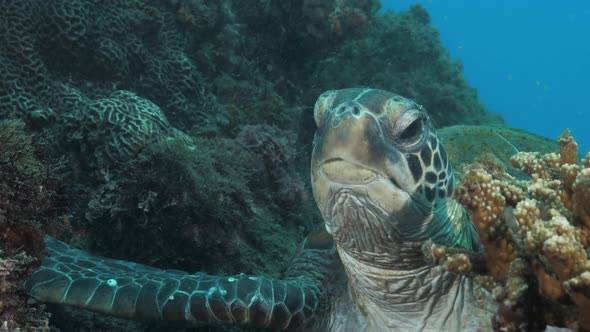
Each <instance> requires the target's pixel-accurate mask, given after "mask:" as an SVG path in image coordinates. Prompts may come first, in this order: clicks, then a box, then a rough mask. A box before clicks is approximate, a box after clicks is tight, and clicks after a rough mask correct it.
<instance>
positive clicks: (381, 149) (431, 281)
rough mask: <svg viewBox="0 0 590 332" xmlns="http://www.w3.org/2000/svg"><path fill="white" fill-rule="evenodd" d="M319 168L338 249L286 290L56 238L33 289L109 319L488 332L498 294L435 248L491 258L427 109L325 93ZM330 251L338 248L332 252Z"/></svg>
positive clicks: (359, 93) (315, 253)
mask: <svg viewBox="0 0 590 332" xmlns="http://www.w3.org/2000/svg"><path fill="white" fill-rule="evenodd" d="M314 119H315V122H316V125H317V131H316V135H315V138H314V147H313V152H312V163H311V182H312V188H313V194H314V198H315V200H316V203H317V205H318V208H319V209H320V212H321V213H322V216H323V218H324V221H325V226H326V231H327V233H328V234H329V236H328V238H329V237H330V236H331V238H332V239H333V240H334V241H333V242H331V241H317V238H316V240H313V238H314V237H313V236H312V237H310V239H308V241H307V242H306V243H305V245H304V247H303V249H302V251H301V252H300V254H299V256H297V257H296V258H295V260H294V262H293V264H292V266H291V268H290V269H289V270H288V271H287V272H286V275H285V277H284V278H283V279H281V280H273V279H269V278H264V277H258V276H246V275H236V276H229V277H220V276H212V275H207V274H204V273H197V274H192V275H191V274H186V273H182V272H177V271H164V270H159V269H155V268H151V267H147V266H143V265H139V264H134V263H129V262H124V261H117V260H111V259H106V258H101V257H97V256H93V255H90V254H88V253H85V252H83V251H80V250H77V249H74V248H71V247H69V246H67V245H66V244H63V243H61V242H59V241H57V240H53V239H48V240H47V244H48V248H49V255H48V257H46V258H45V259H44V261H43V265H42V267H41V268H39V269H38V270H37V271H36V272H35V273H34V274H33V275H32V276H31V277H30V279H29V280H27V282H26V284H25V286H26V288H27V290H28V292H29V294H30V295H31V296H32V297H34V298H36V299H38V300H40V301H43V302H51V303H60V304H64V305H72V306H77V307H81V308H84V309H87V310H91V311H95V312H101V313H105V314H108V315H114V316H119V317H127V318H134V319H142V320H166V321H175V322H182V324H184V325H186V326H196V325H220V324H232V325H241V326H250V327H261V328H269V329H272V330H292V331H322V332H323V331H333V332H340V331H366V332H373V331H374V332H377V331H490V330H492V327H491V317H492V315H493V312H494V308H493V307H492V306H491V303H492V301H491V299H490V298H489V295H488V294H485V293H483V291H482V290H481V289H479V288H476V287H474V286H473V284H472V282H471V280H469V279H467V278H466V277H464V276H458V275H454V274H452V273H449V272H446V271H445V270H443V268H442V267H440V266H435V265H433V264H432V263H431V262H430V260H429V257H427V255H425V254H424V249H423V248H425V246H426V245H428V244H432V243H434V244H437V245H441V246H446V247H451V248H458V249H461V250H468V251H480V250H481V246H480V244H479V241H478V239H477V236H476V233H475V230H474V229H473V226H472V225H471V223H470V222H469V219H468V218H467V215H466V213H465V211H464V209H463V208H462V207H461V206H460V205H458V203H457V202H456V201H455V200H454V199H453V198H452V193H453V190H454V178H453V170H452V166H451V164H450V161H449V160H448V158H447V155H446V152H445V149H444V146H443V145H442V144H441V143H440V141H439V140H438V137H437V135H436V131H435V130H434V128H433V126H432V125H431V123H430V121H429V119H428V115H427V114H426V112H425V111H424V109H423V108H422V107H421V106H420V105H418V104H416V103H414V102H413V101H411V100H408V99H405V98H403V97H400V96H398V95H395V94H393V93H390V92H387V91H382V90H375V89H345V90H338V91H328V92H325V93H324V94H322V95H321V96H320V97H319V99H318V101H317V102H316V105H315V108H314ZM328 243H329V244H328Z"/></svg>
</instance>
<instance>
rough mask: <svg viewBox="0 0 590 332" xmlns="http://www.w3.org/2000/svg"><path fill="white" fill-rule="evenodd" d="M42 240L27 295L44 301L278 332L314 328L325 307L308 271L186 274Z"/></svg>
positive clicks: (136, 316)
mask: <svg viewBox="0 0 590 332" xmlns="http://www.w3.org/2000/svg"><path fill="white" fill-rule="evenodd" d="M46 243H47V248H48V255H47V257H46V258H45V259H44V260H43V264H42V266H41V267H40V268H39V269H37V270H36V271H35V272H34V273H33V275H32V276H31V277H30V278H29V279H28V280H27V281H26V282H25V288H26V289H27V291H28V292H29V294H30V295H31V296H32V297H33V298H35V299H37V300H39V301H42V302H49V303H58V304H65V305H70V306H75V307H79V308H83V309H86V310H90V311H93V312H97V313H103V314H108V315H112V316H117V317H123V318H130V319H137V320H149V321H155V320H165V321H175V322H180V323H181V324H182V325H185V326H198V325H204V324H237V325H243V326H251V327H266V328H272V329H280V330H284V329H287V330H306V329H308V328H310V327H316V326H317V325H318V324H320V323H319V322H320V319H319V318H318V314H319V313H320V311H321V312H325V311H327V310H328V309H329V304H328V303H329V301H328V300H327V291H326V289H325V288H324V287H323V285H322V284H321V281H322V280H321V279H320V280H319V279H317V278H315V277H317V276H314V278H312V277H311V276H310V275H307V274H305V273H302V274H299V275H297V274H293V273H291V275H290V276H289V277H288V279H285V280H277V279H270V278H265V277H259V276H248V275H245V274H239V275H234V276H226V277H221V276H213V275H209V274H205V273H196V274H188V273H185V272H181V271H176V270H160V269H156V268H153V267H149V266H145V265H141V264H137V263H130V262H125V261H121V260H114V259H108V258H103V257H99V256H94V255H91V254H89V253H86V252H84V251H82V250H78V249H75V248H73V247H71V246H69V245H67V244H65V243H63V242H60V241H58V240H55V239H52V238H47V239H46ZM299 261H301V262H307V263H309V262H308V261H307V260H306V259H301V258H300V259H299ZM311 262H312V263H313V262H314V261H313V260H311ZM302 286H305V287H302Z"/></svg>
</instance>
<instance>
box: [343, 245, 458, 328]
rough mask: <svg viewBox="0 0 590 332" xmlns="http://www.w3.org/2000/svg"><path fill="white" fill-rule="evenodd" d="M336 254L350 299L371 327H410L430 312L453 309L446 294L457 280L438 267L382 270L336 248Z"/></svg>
mask: <svg viewBox="0 0 590 332" xmlns="http://www.w3.org/2000/svg"><path fill="white" fill-rule="evenodd" d="M339 254H340V257H341V259H342V263H343V264H344V267H345V270H346V273H347V276H348V281H349V283H348V284H349V290H350V292H351V297H352V298H353V300H354V302H355V304H356V305H357V308H358V309H359V310H360V312H361V313H363V314H364V315H366V316H368V317H369V320H370V321H372V322H374V323H372V324H375V326H381V327H392V328H393V327H396V328H399V327H400V326H401V327H404V328H414V327H417V326H416V325H415V324H418V322H426V321H428V320H429V315H430V314H432V311H433V310H438V311H440V312H442V311H448V312H449V313H450V312H451V311H452V310H455V309H454V308H453V307H454V306H453V305H452V301H453V299H451V302H449V300H448V296H447V295H448V294H449V292H450V291H451V289H452V288H457V285H458V282H457V281H458V280H459V279H458V278H460V277H457V276H456V275H453V274H451V273H449V272H446V271H444V270H443V269H442V268H441V267H440V266H430V265H427V264H426V263H424V264H421V265H419V264H416V265H415V267H414V268H412V269H404V270H396V269H385V268H383V267H379V266H375V265H374V264H370V263H367V262H363V261H360V260H358V259H356V258H355V257H353V256H351V255H349V254H348V253H347V252H345V251H344V250H341V249H340V248H339ZM449 304H451V305H450V307H449V308H447V306H448V305H449ZM400 330H402V331H403V330H405V329H400ZM396 331H397V330H396Z"/></svg>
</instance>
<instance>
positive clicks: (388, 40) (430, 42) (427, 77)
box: [312, 5, 502, 128]
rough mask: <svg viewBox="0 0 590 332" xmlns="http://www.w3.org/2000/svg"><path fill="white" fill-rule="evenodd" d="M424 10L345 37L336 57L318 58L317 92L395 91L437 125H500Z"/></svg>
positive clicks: (386, 18) (386, 17) (381, 19)
mask: <svg viewBox="0 0 590 332" xmlns="http://www.w3.org/2000/svg"><path fill="white" fill-rule="evenodd" d="M429 23H430V18H429V15H428V13H427V12H426V10H425V9H424V8H423V7H421V6H419V5H415V6H412V7H411V9H410V10H409V11H408V12H403V13H400V14H395V13H392V12H388V13H385V14H383V15H379V16H377V17H375V19H374V20H373V21H371V22H370V24H369V27H368V28H367V29H368V32H367V33H366V34H362V35H360V36H357V37H353V38H349V39H347V40H346V41H345V42H344V43H343V44H342V46H340V47H338V50H337V52H335V53H334V54H335V55H330V56H327V57H324V58H322V59H320V60H319V63H318V65H317V66H316V67H315V72H314V73H313V76H312V77H313V79H312V80H313V82H314V84H315V87H316V89H317V91H318V93H315V94H314V95H317V94H319V93H320V92H321V91H324V90H327V89H340V88H345V87H351V86H371V87H378V88H381V89H384V90H388V91H395V92H396V93H399V94H401V95H403V96H406V97H409V98H411V99H413V100H417V101H419V102H420V103H421V104H423V105H424V107H426V109H427V110H428V113H429V114H430V116H431V117H432V118H433V119H434V122H435V124H436V125H437V127H439V128H440V127H443V126H448V125H452V124H457V123H463V124H492V123H501V122H502V121H501V119H500V118H499V117H496V116H493V115H490V114H488V113H487V112H486V111H485V107H484V106H483V104H482V103H481V102H480V101H479V100H478V98H477V92H476V90H475V89H473V88H470V87H468V85H467V82H466V81H465V80H464V79H463V77H462V74H461V70H462V65H461V63H459V62H453V61H451V60H450V57H449V54H448V52H447V50H445V49H444V48H442V47H441V45H440V40H439V36H438V32H437V31H436V29H435V28H434V27H432V26H430V25H429Z"/></svg>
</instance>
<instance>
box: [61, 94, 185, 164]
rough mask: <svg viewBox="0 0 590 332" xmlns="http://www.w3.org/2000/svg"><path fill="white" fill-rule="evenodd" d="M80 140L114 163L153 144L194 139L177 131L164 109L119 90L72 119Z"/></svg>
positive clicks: (89, 106) (81, 110)
mask: <svg viewBox="0 0 590 332" xmlns="http://www.w3.org/2000/svg"><path fill="white" fill-rule="evenodd" d="M68 120H70V122H69V123H68V126H70V127H72V128H79V133H80V134H81V135H79V136H77V137H80V138H81V140H82V141H83V143H84V144H86V145H87V146H88V147H89V148H95V149H96V150H97V151H96V152H98V153H100V154H101V155H102V156H103V157H106V158H107V160H110V161H126V160H129V159H130V158H131V157H133V156H135V155H136V154H137V153H139V152H140V151H141V150H142V149H143V148H144V147H146V146H147V145H149V144H152V143H155V142H160V141H163V140H166V139H169V138H170V139H174V138H181V139H184V140H185V141H186V142H187V143H188V144H189V145H190V144H191V142H192V140H191V139H190V137H188V136H186V135H185V134H183V133H182V132H181V131H179V130H177V129H175V128H173V127H172V126H171V125H170V123H169V122H168V119H166V116H165V115H164V114H163V113H162V111H161V110H160V108H159V107H158V106H156V105H155V104H154V103H152V102H151V101H149V100H147V99H144V98H141V97H139V96H137V95H136V94H134V93H132V92H129V91H115V92H113V93H112V94H111V95H110V96H109V98H101V99H97V100H92V101H90V102H88V104H86V106H85V107H82V108H79V109H78V110H77V111H76V112H75V113H74V115H73V116H72V117H71V118H69V119H68Z"/></svg>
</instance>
